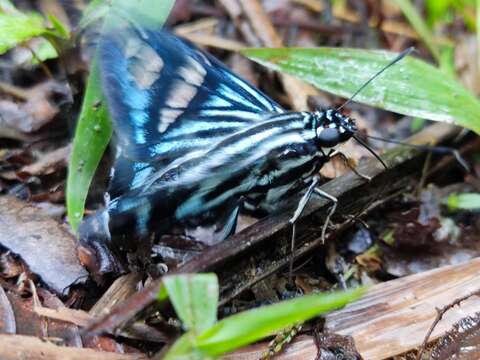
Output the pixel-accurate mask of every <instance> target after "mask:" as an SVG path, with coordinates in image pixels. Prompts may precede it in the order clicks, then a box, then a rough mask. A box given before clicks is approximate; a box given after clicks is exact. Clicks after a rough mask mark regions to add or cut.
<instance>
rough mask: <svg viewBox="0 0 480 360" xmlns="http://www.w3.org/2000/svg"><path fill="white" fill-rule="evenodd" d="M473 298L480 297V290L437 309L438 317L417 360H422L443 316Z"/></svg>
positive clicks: (424, 341) (424, 340)
mask: <svg viewBox="0 0 480 360" xmlns="http://www.w3.org/2000/svg"><path fill="white" fill-rule="evenodd" d="M472 296H480V290H477V291H474V292H471V293H470V294H468V295H465V296H462V297H460V298H458V299H455V300H454V301H452V302H451V303H450V304H447V305H445V306H444V307H443V308H441V309H438V308H437V309H436V310H437V316H436V317H435V320H434V321H433V323H432V325H431V326H430V328H429V329H428V332H427V334H426V335H425V339H423V343H422V346H421V347H420V350H419V351H418V354H417V360H421V359H422V355H423V353H424V351H425V349H426V347H427V344H428V340H429V338H430V336H431V335H432V332H433V330H434V329H435V327H436V326H437V324H438V323H439V322H440V320H442V318H443V315H444V314H445V313H446V312H447V311H448V310H450V309H451V308H453V307H454V306H457V305H460V303H462V302H463V301H465V300H467V299H468V298H471V297H472Z"/></svg>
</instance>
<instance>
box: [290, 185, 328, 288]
mask: <svg viewBox="0 0 480 360" xmlns="http://www.w3.org/2000/svg"><path fill="white" fill-rule="evenodd" d="M319 182H320V176H314V177H313V179H312V183H311V184H310V186H309V187H308V189H307V191H306V192H305V194H303V196H302V198H301V199H300V201H299V202H298V206H297V209H296V210H295V212H294V213H293V216H292V217H291V218H290V220H289V221H288V222H289V223H290V224H292V238H291V242H290V265H289V270H288V282H289V283H292V271H293V259H294V252H295V238H296V224H297V220H298V219H299V218H300V216H301V215H302V213H303V210H305V207H306V206H307V204H308V201H309V200H310V198H311V197H312V194H313V192H314V191H315V187H316V186H317V185H318V183H319Z"/></svg>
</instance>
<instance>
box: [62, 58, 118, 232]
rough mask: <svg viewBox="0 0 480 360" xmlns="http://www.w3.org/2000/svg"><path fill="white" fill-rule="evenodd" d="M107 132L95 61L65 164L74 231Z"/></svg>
mask: <svg viewBox="0 0 480 360" xmlns="http://www.w3.org/2000/svg"><path fill="white" fill-rule="evenodd" d="M111 134H112V126H111V122H110V118H109V115H108V110H107V107H106V104H105V101H104V99H103V95H102V88H101V85H100V74H99V71H98V66H97V63H96V61H94V62H93V63H92V66H91V69H90V76H89V78H88V83H87V90H86V92H85V98H84V100H83V105H82V110H81V112H80V117H79V119H78V123H77V128H76V130H75V138H74V139H73V149H72V155H71V158H70V163H69V166H68V177H67V212H68V220H69V222H70V225H71V226H72V228H73V229H74V231H76V230H77V228H78V225H79V224H80V222H81V220H82V218H83V211H84V206H85V200H86V198H87V193H88V188H89V186H90V183H91V181H92V178H93V175H94V173H95V169H96V168H97V166H98V164H99V162H100V160H101V159H102V155H103V153H104V151H105V149H106V147H107V145H108V142H109V140H110V136H111Z"/></svg>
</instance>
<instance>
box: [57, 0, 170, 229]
mask: <svg viewBox="0 0 480 360" xmlns="http://www.w3.org/2000/svg"><path fill="white" fill-rule="evenodd" d="M174 3H175V1H174V0H162V1H157V0H129V1H126V0H115V1H114V2H113V3H112V4H111V5H110V7H108V10H109V12H106V15H105V16H106V19H105V25H104V30H103V31H108V24H113V23H115V21H116V19H117V18H118V14H123V15H125V17H126V19H129V20H130V21H132V22H134V23H135V24H136V25H138V24H142V23H144V24H145V25H146V26H155V27H158V28H161V27H162V25H163V23H164V22H165V20H166V19H167V17H168V14H169V12H170V10H171V8H172V7H173V4H174ZM95 5H101V1H96V2H95ZM134 7H135V8H136V10H135V12H133V11H131V12H130V11H129V10H131V9H132V8H134ZM102 9H104V8H103V7H102ZM143 14H150V15H148V17H147V18H146V19H142V16H143ZM123 15H122V16H123ZM143 20H144V21H143ZM95 64H96V60H95V59H94V61H93V62H92V66H91V69H90V72H91V74H90V77H89V79H88V83H87V91H86V93H85V97H84V100H83V104H82V111H81V113H80V117H79V119H78V124H77V129H76V131H75V138H74V141H73V149H72V157H71V160H70V164H69V170H68V179H67V195H66V197H67V211H68V219H69V222H70V224H71V226H72V228H73V229H74V231H76V230H77V228H78V225H79V224H80V222H81V221H82V218H83V213H84V208H85V201H86V198H87V194H88V189H89V187H90V184H91V182H92V179H93V176H94V175H95V170H96V168H97V166H98V164H99V162H100V159H101V158H102V156H103V153H104V152H105V149H106V148H107V146H108V143H109V142H110V137H111V134H112V129H111V121H110V117H109V115H108V110H107V104H106V101H105V100H104V98H103V94H102V90H101V83H100V74H99V71H98V69H97V65H95Z"/></svg>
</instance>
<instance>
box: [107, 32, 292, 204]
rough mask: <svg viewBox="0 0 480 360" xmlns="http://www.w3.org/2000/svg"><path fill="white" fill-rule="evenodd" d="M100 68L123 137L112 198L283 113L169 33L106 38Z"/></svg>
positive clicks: (118, 134)
mask: <svg viewBox="0 0 480 360" xmlns="http://www.w3.org/2000/svg"><path fill="white" fill-rule="evenodd" d="M99 66H100V70H101V74H102V75H101V77H102V86H103V91H104V94H105V96H106V98H107V102H108V107H109V111H110V114H111V117H112V120H113V122H114V128H115V134H116V139H117V150H118V151H117V161H116V164H115V166H114V176H112V181H111V184H110V189H111V194H110V195H111V196H112V197H114V196H116V195H119V194H120V193H122V192H124V191H125V190H129V189H133V188H136V187H137V186H141V184H142V180H143V179H145V178H147V177H148V176H149V175H151V174H152V173H154V172H155V171H156V170H158V169H161V168H163V167H165V166H167V165H168V164H170V163H171V162H172V161H175V160H178V159H179V158H181V157H185V156H186V157H188V156H189V155H190V154H191V153H192V152H198V151H202V149H206V148H208V147H210V146H212V145H213V144H215V143H217V142H218V141H220V140H221V139H223V138H224V137H225V136H227V135H229V134H232V133H233V132H235V131H237V130H238V129H240V128H242V127H244V126H248V125H250V124H251V123H252V122H255V121H259V120H261V119H262V118H263V117H264V116H265V114H267V113H272V112H275V113H278V112H283V109H282V108H281V107H280V106H279V105H278V104H276V103H275V102H274V101H273V100H271V99H270V98H268V97H267V96H266V95H264V94H263V93H261V92H260V91H259V90H258V89H256V88H254V87H253V86H252V85H250V84H249V83H247V82H246V81H245V80H242V79H241V78H239V77H238V76H236V75H235V74H233V73H232V72H231V71H230V70H229V69H228V68H227V67H226V66H225V65H223V64H222V63H220V62H219V61H218V60H216V59H215V58H213V57H212V56H210V55H208V54H207V53H204V52H203V51H201V50H200V49H198V48H197V47H195V46H194V45H193V44H191V43H190V42H187V41H185V40H182V39H180V38H178V37H176V36H174V35H173V34H171V33H169V32H168V31H164V30H157V31H150V30H141V29H138V28H134V27H129V28H126V29H124V31H120V32H116V33H108V34H104V35H103V36H102V39H101V40H100V43H99ZM120 174H121V176H119V175H120Z"/></svg>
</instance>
